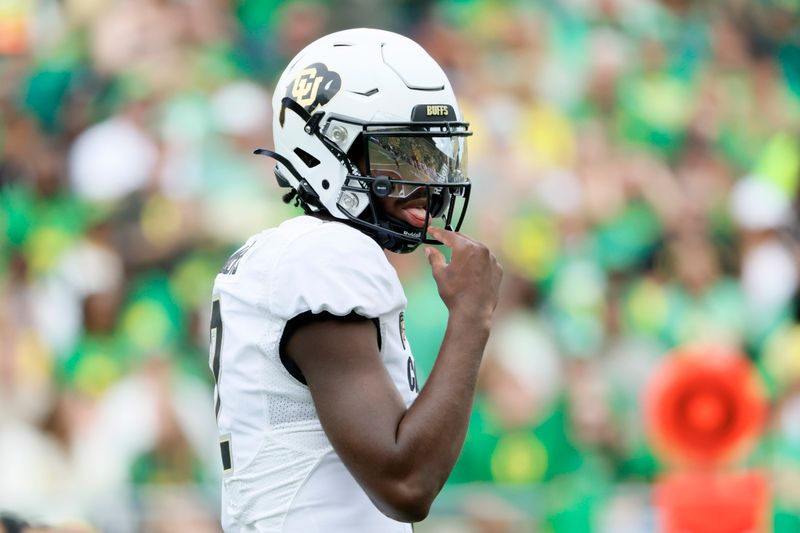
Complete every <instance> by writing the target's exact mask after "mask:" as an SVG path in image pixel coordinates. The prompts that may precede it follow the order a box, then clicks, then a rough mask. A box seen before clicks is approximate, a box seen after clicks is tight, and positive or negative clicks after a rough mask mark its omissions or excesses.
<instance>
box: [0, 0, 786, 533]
mask: <svg viewBox="0 0 800 533" xmlns="http://www.w3.org/2000/svg"><path fill="white" fill-rule="evenodd" d="M357 26H371V27H380V28H385V29H390V30H394V31H399V32H401V33H404V34H406V35H408V36H410V37H412V38H414V39H416V40H417V41H418V42H420V43H421V44H422V45H423V46H424V47H425V48H426V49H427V50H428V51H429V52H430V53H431V54H432V55H433V56H434V58H436V59H437V60H438V61H439V63H440V64H441V65H442V66H443V68H445V70H446V71H447V73H448V75H449V77H450V79H451V81H452V82H453V85H454V88H455V90H456V93H457V95H458V96H459V100H460V102H461V105H462V110H463V112H464V114H465V116H466V118H467V120H469V121H470V122H471V124H472V126H471V127H472V129H473V130H474V132H475V134H474V136H473V137H472V138H471V140H470V147H469V150H470V154H469V158H470V161H469V167H470V176H471V179H472V181H473V195H472V200H471V205H470V211H469V213H468V216H467V222H466V228H465V231H466V232H468V233H470V234H472V235H474V236H475V237H477V238H478V239H480V240H483V241H485V242H487V243H488V244H489V245H490V247H491V248H492V249H493V250H495V251H496V253H497V255H498V256H499V257H500V259H501V262H502V263H503V264H504V266H505V269H506V279H505V281H504V283H505V285H504V288H503V295H502V298H501V304H500V309H499V312H498V318H497V322H496V325H495V329H494V330H493V334H492V339H491V340H490V346H489V348H488V350H487V354H486V357H485V360H484V366H483V369H482V375H481V379H480V384H479V392H478V397H477V399H476V404H475V410H474V415H473V420H472V422H471V424H470V429H469V433H468V436H467V442H466V444H465V447H464V451H463V453H462V457H461V459H460V460H459V463H458V464H457V466H456V469H455V471H454V473H453V476H452V478H451V480H450V482H449V484H448V486H447V487H446V488H445V491H444V493H443V494H442V496H441V498H440V501H439V503H438V506H437V507H435V508H434V511H433V515H432V517H431V519H430V520H429V521H428V523H427V525H426V524H422V525H421V526H420V527H418V529H419V530H420V531H451V530H452V531H466V532H469V531H481V532H496V533H499V532H504V531H512V532H513V531H553V532H569V533H571V532H584V531H607V532H614V533H618V532H623V533H624V532H640V531H641V532H646V531H653V530H654V528H655V525H654V524H655V521H656V511H655V509H654V507H653V503H652V500H651V498H650V496H649V494H650V488H651V487H652V483H653V482H654V481H655V480H657V479H658V477H659V475H661V474H662V473H663V472H664V471H665V470H666V469H667V468H668V465H667V462H666V461H665V460H664V459H663V458H662V457H660V456H659V455H658V454H657V453H655V452H654V450H653V447H652V446H651V444H650V443H649V442H648V439H647V436H646V434H645V422H644V415H643V412H642V411H643V410H642V401H641V399H642V394H643V392H644V388H645V387H646V384H647V383H648V380H649V379H650V377H651V375H652V374H653V372H654V369H656V368H657V367H658V365H659V363H660V362H661V361H663V360H664V358H666V357H669V353H670V352H671V351H672V350H674V349H675V348H677V347H680V346H684V345H686V344H692V343H704V344H709V345H711V344H713V345H715V346H725V347H731V348H732V349H734V350H737V351H739V352H741V354H742V355H741V356H742V357H746V358H748V359H749V360H750V361H752V363H753V365H754V368H755V369H756V370H755V372H756V373H757V374H758V376H759V378H760V379H761V380H762V382H763V384H764V390H765V391H766V394H767V397H768V399H769V404H770V409H769V419H768V421H767V424H766V426H765V430H764V434H763V436H762V438H761V439H760V441H759V443H758V445H757V446H756V447H755V448H754V449H753V450H752V451H751V453H749V454H748V455H747V457H746V458H745V459H743V462H742V465H744V466H748V467H751V468H755V469H759V470H761V471H763V472H766V473H767V476H768V478H769V480H770V493H771V500H770V501H771V505H770V509H769V510H768V512H769V513H770V517H771V518H770V522H771V524H772V526H773V528H774V530H775V531H777V532H790V531H800V298H799V297H798V286H799V284H800V248H799V247H798V237H799V236H800V228H799V227H798V225H797V206H798V182H799V181H800V8H798V7H797V4H796V2H793V1H791V0H758V1H756V0H752V1H745V0H728V1H725V2H714V1H711V0H707V1H703V0H660V1H659V0H540V1H517V2H515V1H511V0H505V1H503V0H438V1H436V0H378V1H367V0H340V1H337V2H326V1H291V2H282V1H279V0H258V1H257V0H192V1H191V2H189V1H180V0H136V1H134V0H0V339H2V343H0V514H2V513H3V512H4V511H7V512H13V513H16V514H18V515H19V516H22V517H24V518H26V519H27V520H30V521H37V522H39V523H42V524H50V525H62V526H64V527H71V528H75V530H77V531H93V530H97V531H109V532H123V533H124V532H138V531H148V532H183V531H192V532H203V531H218V526H217V513H218V483H219V478H220V475H221V472H220V470H221V468H220V465H219V458H218V451H217V437H216V427H215V421H214V416H213V409H212V407H211V397H212V393H211V387H212V381H211V376H210V372H209V371H208V368H207V364H208V363H207V361H208V351H207V350H208V323H209V318H210V305H209V299H210V291H211V285H212V282H213V278H214V276H215V274H216V272H217V271H218V270H219V268H220V266H221V265H222V263H223V262H224V261H225V258H227V257H228V255H229V254H230V253H231V252H232V251H234V250H235V249H236V248H238V246H239V245H240V244H241V243H242V242H244V240H245V239H246V238H247V237H248V236H249V235H251V234H253V233H256V232H258V231H260V230H261V229H263V228H265V227H269V226H272V225H275V224H277V223H279V222H280V221H282V220H284V219H286V218H288V217H291V216H294V215H295V214H298V210H297V209H295V208H293V207H291V206H287V205H284V204H283V203H282V202H281V199H280V192H279V189H278V187H277V185H276V184H275V180H274V177H273V175H272V169H271V165H272V164H273V163H272V162H271V161H269V160H267V159H264V158H256V157H254V156H253V155H252V151H253V149H255V148H258V147H271V108H270V92H271V90H272V88H273V84H274V82H275V81H276V79H277V76H278V75H279V74H280V71H281V70H282V68H283V67H284V66H285V64H286V63H287V62H288V60H289V59H290V58H291V57H292V56H293V55H294V54H295V53H296V52H297V51H299V50H300V49H301V48H302V47H303V46H304V45H305V44H307V43H308V42H310V41H312V40H314V39H315V38H316V37H318V36H321V35H323V34H325V33H327V32H329V31H333V30H337V29H344V28H347V27H357ZM421 255H422V254H411V255H407V256H392V257H391V258H390V259H391V260H392V261H393V263H394V264H395V266H396V267H397V269H398V272H399V273H400V275H401V278H402V279H403V281H404V285H405V287H406V293H407V296H408V300H409V306H408V309H407V312H406V324H407V332H408V337H409V339H410V342H411V344H412V347H413V350H414V353H415V356H416V358H417V361H418V367H419V372H420V375H421V377H422V378H423V380H424V376H425V375H427V374H428V373H429V372H430V369H431V367H432V365H433V362H434V360H435V357H436V351H437V349H438V346H439V342H440V340H441V337H442V334H443V332H444V328H445V324H446V319H447V316H446V310H445V308H444V306H443V305H442V303H441V302H440V301H439V299H438V296H437V291H436V288H435V284H434V282H433V280H432V278H431V276H430V274H429V270H428V267H427V265H426V263H425V260H424V257H420V256H421ZM740 466H741V465H740Z"/></svg>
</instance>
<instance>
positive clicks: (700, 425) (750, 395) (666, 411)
mask: <svg viewBox="0 0 800 533" xmlns="http://www.w3.org/2000/svg"><path fill="white" fill-rule="evenodd" d="M645 412H646V423H647V430H648V434H649V435H650V437H651V439H652V441H653V443H654V444H655V445H656V447H657V449H658V450H659V451H661V452H662V453H663V455H664V457H665V458H666V459H667V460H668V461H670V462H677V463H681V464H685V465H688V466H696V467H713V466H719V465H722V464H725V463H729V462H731V461H734V460H736V459H737V458H739V457H741V455H743V454H744V453H746V452H747V450H748V449H749V448H750V446H751V445H752V444H753V443H754V442H755V440H756V438H757V437H758V435H759V434H760V433H761V429H762V427H763V424H764V420H765V416H766V400H765V397H764V393H763V388H762V386H761V383H760V381H759V379H758V377H757V375H756V374H755V372H754V371H753V368H752V365H751V364H750V362H749V361H748V360H747V358H746V357H744V356H743V355H741V354H739V353H737V352H735V351H730V350H725V349H720V348H716V347H708V346H705V347H690V348H685V349H681V350H679V351H677V352H675V353H674V354H673V355H671V356H669V358H668V359H667V360H666V361H665V362H664V364H663V365H662V367H661V368H660V369H659V370H658V371H657V372H656V374H655V376H654V378H653V380H652V381H651V382H650V384H649V386H648V387H647V397H646V399H645Z"/></svg>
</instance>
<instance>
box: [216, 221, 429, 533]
mask: <svg viewBox="0 0 800 533" xmlns="http://www.w3.org/2000/svg"><path fill="white" fill-rule="evenodd" d="M213 298H214V300H215V301H216V302H217V303H216V304H215V305H219V312H220V315H221V320H220V322H219V324H218V326H219V329H220V330H221V331H216V332H214V333H212V343H211V353H210V357H211V365H212V368H213V367H214V361H213V359H214V358H215V356H216V357H218V368H219V370H218V372H217V389H216V394H217V396H218V402H219V411H218V419H217V423H218V427H219V432H220V437H221V440H224V441H226V442H227V443H228V444H227V446H229V449H230V463H231V464H230V470H228V471H227V472H226V473H225V475H224V477H223V498H222V501H223V508H222V521H223V528H224V529H225V531H226V533H242V532H259V533H267V532H269V533H273V532H282V533H295V532H300V531H302V532H303V533H314V532H323V531H324V532H334V533H336V532H345V531H348V532H350V531H374V532H377V533H382V532H387V533H388V532H392V533H394V532H398V533H399V532H408V531H411V528H410V525H408V524H403V523H400V522H396V521H394V520H392V519H390V518H388V517H386V516H384V515H383V514H382V513H381V512H380V511H379V510H378V509H377V508H376V507H375V506H374V504H372V502H371V501H370V500H369V498H368V497H367V495H366V493H364V491H363V489H361V487H360V486H359V485H358V483H357V482H356V480H355V479H354V478H353V477H352V475H350V473H349V471H348V470H347V468H345V466H344V465H343V464H342V462H341V459H340V458H339V457H338V455H337V454H336V452H335V450H334V449H333V447H332V446H331V444H330V442H329V441H328V438H327V437H326V435H325V432H324V430H323V428H322V426H321V424H320V421H319V418H318V416H317V413H316V409H315V408H314V403H313V401H312V398H311V395H310V393H309V390H308V387H307V386H305V385H304V384H302V383H300V382H299V381H297V379H295V378H294V377H292V376H291V375H290V374H289V372H288V371H287V370H286V368H285V367H284V366H283V364H282V363H281V360H280V354H279V345H280V339H281V336H282V333H283V330H284V328H285V327H286V323H287V321H288V320H290V319H291V318H293V317H295V316H297V315H300V314H302V313H306V312H312V313H319V312H323V311H324V312H328V313H331V314H334V315H338V316H346V315H348V314H350V313H357V314H359V315H361V316H364V317H365V318H370V319H377V321H378V324H379V329H380V335H381V341H382V342H381V351H380V356H381V359H382V362H383V364H384V365H385V366H386V368H387V371H388V372H389V375H390V376H391V377H392V381H393V382H394V384H395V386H396V388H397V389H398V391H399V392H400V394H401V396H402V397H403V399H404V401H405V402H406V405H410V404H411V403H412V402H413V400H414V398H415V397H416V389H417V386H416V376H415V375H414V376H412V370H413V368H414V360H413V355H412V354H411V349H410V347H409V346H408V342H407V341H406V339H405V337H404V328H403V316H402V315H403V311H404V309H405V306H406V298H405V295H404V293H403V289H402V286H401V285H400V281H399V279H398V278H397V273H396V272H395V270H394V268H393V267H392V266H391V264H390V263H389V262H388V260H387V259H386V256H385V255H384V253H383V250H382V249H381V248H380V247H379V246H378V245H377V244H376V243H375V242H374V241H373V240H372V239H370V238H369V237H367V236H366V235H364V234H363V233H361V232H360V231H358V230H356V229H354V228H351V227H349V226H347V225H345V224H342V223H339V222H328V221H322V220H319V219H316V218H313V217H309V216H300V217H296V218H293V219H290V220H288V221H286V222H284V223H283V224H281V225H280V226H279V227H277V228H273V229H269V230H265V231H263V232H261V233H259V234H258V235H255V236H254V237H252V238H250V239H249V240H248V241H247V243H246V244H245V245H244V246H243V247H242V248H241V249H240V250H239V251H238V252H237V253H236V254H234V256H233V257H232V258H231V260H230V261H229V262H228V263H227V264H226V266H225V267H224V268H223V272H221V273H220V274H219V275H218V276H217V278H216V280H215V283H214V290H213ZM218 336H219V337H220V338H221V341H220V342H217V340H216V338H217V337H218ZM320 356H324V354H320Z"/></svg>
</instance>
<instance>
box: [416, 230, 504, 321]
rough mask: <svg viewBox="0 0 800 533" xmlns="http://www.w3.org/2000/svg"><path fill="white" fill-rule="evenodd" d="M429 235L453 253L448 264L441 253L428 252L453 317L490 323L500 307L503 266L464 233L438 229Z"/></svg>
mask: <svg viewBox="0 0 800 533" xmlns="http://www.w3.org/2000/svg"><path fill="white" fill-rule="evenodd" d="M428 232H429V233H430V235H431V236H432V237H433V238H434V239H437V240H439V241H441V242H442V243H443V244H444V245H445V246H447V247H448V248H450V249H451V250H452V251H453V253H452V255H451V257H450V263H449V264H448V263H447V261H446V260H445V257H444V255H443V254H442V252H440V251H439V250H437V249H435V248H433V247H428V248H426V249H425V254H426V255H427V256H428V261H429V262H430V264H431V270H432V271H433V278H434V279H435V280H436V285H437V286H438V288H439V296H440V297H441V298H442V301H443V302H444V304H445V305H446V306H447V309H448V310H449V311H450V313H451V314H455V313H464V314H465V315H467V316H471V317H474V318H476V319H479V320H486V321H487V322H488V320H489V319H491V316H492V314H493V313H494V310H495V308H496V307H497V298H498V294H499V291H500V280H501V279H502V277H503V267H501V266H500V264H499V263H498V262H497V258H496V257H495V256H494V255H493V254H492V252H490V251H489V249H488V248H487V247H486V246H485V245H484V244H482V243H479V242H477V241H475V240H473V239H470V238H469V237H467V236H466V235H464V234H463V233H455V232H453V231H447V230H444V229H441V228H436V227H431V228H428Z"/></svg>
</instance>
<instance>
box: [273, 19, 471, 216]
mask: <svg viewBox="0 0 800 533" xmlns="http://www.w3.org/2000/svg"><path fill="white" fill-rule="evenodd" d="M286 97H288V98H291V99H292V100H294V101H295V102H297V103H298V104H299V105H300V106H302V107H303V108H305V110H306V111H308V112H309V113H312V114H316V113H319V112H323V113H324V115H322V116H321V117H320V118H319V121H318V122H317V123H318V124H319V125H320V130H321V132H322V134H323V135H324V136H325V137H326V138H327V139H330V140H331V141H333V143H335V144H336V145H337V146H338V147H339V148H340V149H341V150H342V151H343V152H345V153H346V152H347V151H348V150H349V149H350V147H351V146H352V144H353V142H354V141H355V139H356V138H357V137H358V135H359V134H360V133H361V132H362V131H363V124H364V123H383V122H409V121H411V119H412V111H413V110H414V108H415V106H419V105H426V106H436V105H446V106H450V107H451V108H452V109H453V110H454V112H455V117H453V120H455V121H462V120H463V118H462V116H461V112H460V111H459V109H458V105H457V102H456V99H455V96H454V94H453V90H452V87H451V86H450V82H449V81H448V79H447V76H446V75H445V73H444V71H443V70H442V68H441V67H440V66H439V65H438V64H437V63H436V61H434V59H433V58H432V57H431V56H430V55H429V54H428V53H427V52H426V51H425V50H424V49H423V48H422V47H421V46H419V45H418V44H417V43H415V42H414V41H412V40H411V39H408V38H406V37H404V36H402V35H398V34H396V33H392V32H388V31H383V30H375V29H366V28H359V29H352V30H345V31H341V32H337V33H333V34H330V35H327V36H325V37H322V38H321V39H318V40H317V41H314V42H313V43H311V44H309V45H308V46H307V47H306V48H304V49H303V50H302V51H300V52H299V53H298V54H297V55H296V56H295V57H294V59H292V61H291V62H290V63H289V66H288V67H287V68H286V70H284V72H283V74H282V75H281V77H280V79H279V80H278V84H277V87H276V88H275V91H274V93H273V99H272V108H273V138H274V142H275V152H277V153H278V154H280V155H281V156H283V158H285V159H286V160H287V161H288V162H289V163H290V164H291V165H292V166H293V167H294V169H295V170H296V171H297V173H298V174H299V175H300V176H302V178H303V179H304V180H305V181H306V182H307V183H308V185H309V186H310V187H311V188H312V189H313V190H314V192H315V193H316V195H317V196H318V197H319V203H320V204H321V205H322V206H323V207H324V208H325V209H326V210H327V212H328V213H329V214H330V215H332V216H334V217H336V218H341V219H344V218H347V217H346V215H345V214H344V213H342V212H341V209H347V211H348V213H349V214H350V215H351V216H358V215H359V214H360V213H361V212H362V211H363V210H364V209H365V208H366V207H367V205H368V202H369V200H368V198H367V194H366V193H360V192H344V193H343V191H342V186H343V185H344V184H345V181H346V176H347V174H348V172H349V170H348V168H347V166H346V165H345V164H344V163H343V162H342V161H340V160H339V159H338V158H337V157H336V156H335V154H333V153H332V152H331V151H330V150H329V149H328V148H327V147H326V146H325V144H324V143H323V142H322V141H321V140H320V139H319V138H318V137H317V136H316V135H313V134H311V133H309V132H308V130H307V128H306V125H307V123H306V121H304V119H303V118H302V117H301V116H300V115H299V114H297V113H295V112H292V111H291V110H289V109H286V108H285V105H284V102H283V99H284V98H286ZM347 121H351V122H355V123H358V124H353V123H348V122H347ZM308 156H311V157H308ZM276 172H277V173H278V174H279V175H280V176H281V177H282V178H283V179H285V180H286V181H287V182H288V184H289V185H290V186H291V187H293V188H294V189H297V188H298V187H299V186H300V183H299V180H298V179H297V178H296V176H295V175H293V173H292V172H291V171H289V169H287V168H286V166H285V165H284V164H282V163H281V162H278V163H277V166H276Z"/></svg>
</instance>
